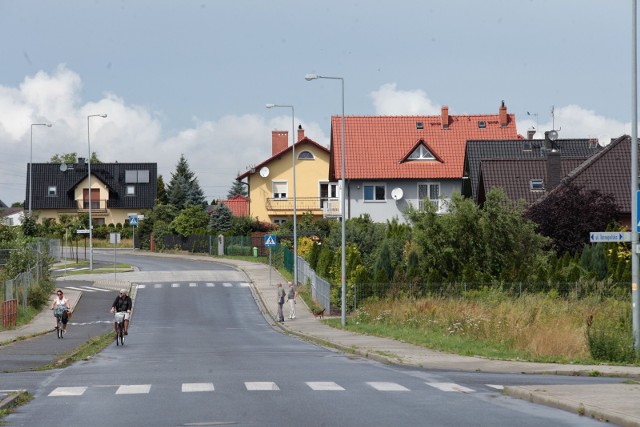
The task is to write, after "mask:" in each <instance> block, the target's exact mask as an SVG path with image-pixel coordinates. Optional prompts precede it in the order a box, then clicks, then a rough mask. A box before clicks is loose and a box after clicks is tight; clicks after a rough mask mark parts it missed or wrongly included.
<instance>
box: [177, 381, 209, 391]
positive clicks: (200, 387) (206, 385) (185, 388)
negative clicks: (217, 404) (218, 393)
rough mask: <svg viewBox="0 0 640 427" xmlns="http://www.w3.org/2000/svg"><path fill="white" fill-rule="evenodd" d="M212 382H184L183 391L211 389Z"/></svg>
mask: <svg viewBox="0 0 640 427" xmlns="http://www.w3.org/2000/svg"><path fill="white" fill-rule="evenodd" d="M213 390H214V388H213V383H184V384H182V392H183V393H193V392H202V391H213Z"/></svg>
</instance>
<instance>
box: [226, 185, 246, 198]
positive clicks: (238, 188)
mask: <svg viewBox="0 0 640 427" xmlns="http://www.w3.org/2000/svg"><path fill="white" fill-rule="evenodd" d="M238 194H239V195H241V196H245V197H247V187H246V186H245V185H244V184H243V183H242V182H240V181H233V184H231V188H230V189H229V192H228V193H227V199H230V198H232V197H233V196H236V195H238Z"/></svg>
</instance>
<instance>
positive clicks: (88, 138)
mask: <svg viewBox="0 0 640 427" xmlns="http://www.w3.org/2000/svg"><path fill="white" fill-rule="evenodd" d="M91 117H102V118H103V119H104V118H106V117H107V115H106V114H91V115H89V116H87V144H88V146H89V157H87V173H88V177H89V271H93V219H92V217H91V132H90V127H89V123H90V120H89V119H91Z"/></svg>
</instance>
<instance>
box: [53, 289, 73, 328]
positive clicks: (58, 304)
mask: <svg viewBox="0 0 640 427" xmlns="http://www.w3.org/2000/svg"><path fill="white" fill-rule="evenodd" d="M56 295H58V297H57V298H55V299H54V300H53V302H52V303H51V310H53V315H54V316H55V317H56V329H58V318H60V320H61V321H62V325H63V328H62V332H63V333H66V332H67V322H68V321H69V316H68V312H70V311H71V305H70V304H69V300H68V299H67V297H65V296H64V295H63V294H62V289H58V290H57V291H56Z"/></svg>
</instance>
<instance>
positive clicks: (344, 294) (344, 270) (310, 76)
mask: <svg viewBox="0 0 640 427" xmlns="http://www.w3.org/2000/svg"><path fill="white" fill-rule="evenodd" d="M304 78H305V80H307V81H311V80H316V79H330V80H340V83H341V85H342V137H341V141H340V143H341V144H340V169H341V179H340V181H341V187H342V191H341V192H340V196H341V199H342V200H341V202H340V203H341V210H342V327H343V328H344V327H345V326H346V324H347V311H346V305H345V304H346V302H345V301H346V299H347V261H346V260H347V258H346V256H347V255H346V253H347V248H346V246H347V245H346V238H345V235H346V232H345V230H346V227H345V223H346V220H347V217H346V212H347V211H346V208H345V192H346V191H347V187H346V181H345V177H344V78H343V77H327V76H319V75H317V74H307V75H305V76H304Z"/></svg>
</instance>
